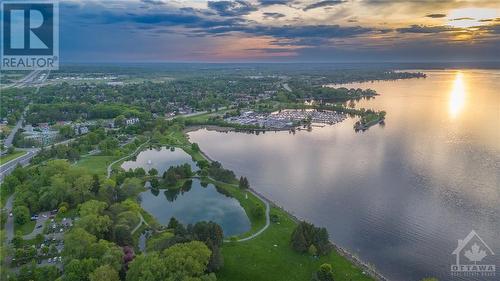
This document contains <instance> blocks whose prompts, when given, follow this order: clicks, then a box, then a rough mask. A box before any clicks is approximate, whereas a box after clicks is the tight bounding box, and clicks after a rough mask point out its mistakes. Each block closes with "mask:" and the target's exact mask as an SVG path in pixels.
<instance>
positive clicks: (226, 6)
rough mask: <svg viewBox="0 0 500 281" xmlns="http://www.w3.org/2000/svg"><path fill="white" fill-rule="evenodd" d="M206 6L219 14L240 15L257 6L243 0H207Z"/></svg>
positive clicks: (253, 9) (249, 11)
mask: <svg viewBox="0 0 500 281" xmlns="http://www.w3.org/2000/svg"><path fill="white" fill-rule="evenodd" d="M208 7H209V8H210V9H212V10H214V11H216V12H217V13H218V14H219V15H221V16H231V17H232V16H241V15H247V14H249V13H251V12H253V11H256V10H257V8H256V7H255V6H253V5H252V4H251V3H249V2H247V1H244V0H235V1H209V2H208Z"/></svg>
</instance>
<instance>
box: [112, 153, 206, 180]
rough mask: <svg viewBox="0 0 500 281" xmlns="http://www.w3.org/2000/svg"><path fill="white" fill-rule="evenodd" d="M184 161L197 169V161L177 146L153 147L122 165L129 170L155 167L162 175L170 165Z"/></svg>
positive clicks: (147, 169)
mask: <svg viewBox="0 0 500 281" xmlns="http://www.w3.org/2000/svg"><path fill="white" fill-rule="evenodd" d="M184 163H188V164H190V165H191V169H192V170H193V171H197V170H198V167H197V166H196V163H195V162H193V161H192V159H191V156H190V155H189V154H187V153H186V152H185V151H184V150H182V149H179V148H177V149H175V148H172V149H170V148H166V147H161V148H151V149H146V150H144V151H142V152H140V153H139V154H138V155H137V156H136V157H134V158H131V160H129V161H125V162H123V164H122V165H121V167H122V168H123V169H125V170H126V171H128V170H129V169H136V168H143V169H144V170H145V171H146V172H148V171H149V170H151V169H152V168H155V169H156V170H158V174H159V175H162V174H163V172H165V171H166V170H167V169H168V168H169V167H170V166H178V165H182V164H184Z"/></svg>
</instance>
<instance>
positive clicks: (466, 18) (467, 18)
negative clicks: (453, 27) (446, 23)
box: [450, 17, 474, 21]
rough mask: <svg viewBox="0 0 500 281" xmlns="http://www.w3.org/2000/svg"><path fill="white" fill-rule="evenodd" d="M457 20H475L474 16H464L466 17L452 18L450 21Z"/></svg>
mask: <svg viewBox="0 0 500 281" xmlns="http://www.w3.org/2000/svg"><path fill="white" fill-rule="evenodd" d="M457 20H474V18H469V17H464V18H456V19H451V20H450V21H457Z"/></svg>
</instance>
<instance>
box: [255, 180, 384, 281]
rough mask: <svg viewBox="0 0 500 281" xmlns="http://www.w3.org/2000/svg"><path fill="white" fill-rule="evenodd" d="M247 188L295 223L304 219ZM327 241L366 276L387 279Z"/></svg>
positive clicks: (373, 267) (371, 266)
mask: <svg viewBox="0 0 500 281" xmlns="http://www.w3.org/2000/svg"><path fill="white" fill-rule="evenodd" d="M249 190H251V191H252V192H254V193H255V194H257V195H258V196H259V197H260V198H262V199H264V200H266V201H267V202H268V203H269V204H270V205H271V207H274V208H277V209H280V210H281V211H283V212H284V213H286V214H287V215H288V216H289V217H290V218H291V219H292V220H293V221H295V222H296V223H299V222H301V221H306V220H305V219H301V218H299V217H297V216H296V215H294V214H292V213H291V212H289V211H288V210H286V209H285V208H284V207H283V206H280V205H278V204H277V203H276V202H274V201H272V200H270V199H269V198H267V197H266V196H264V195H263V194H262V193H260V192H258V191H256V190H255V189H253V188H251V187H250V188H249ZM329 241H330V243H332V245H333V248H334V250H335V251H337V253H338V254H339V255H341V256H342V257H344V258H346V259H347V260H349V261H350V262H351V263H353V264H354V265H355V266H356V267H358V268H360V269H361V270H362V271H363V273H365V274H367V275H368V276H370V277H372V278H374V279H375V280H378V281H389V279H387V278H386V277H385V276H384V275H382V274H381V273H380V272H378V271H377V269H376V268H375V266H374V265H370V264H368V263H366V262H364V261H363V260H361V259H360V258H359V257H357V256H356V255H354V254H352V253H351V252H349V251H348V250H346V249H344V248H342V247H341V246H339V245H338V244H336V243H335V242H334V241H333V240H332V239H331V238H330V239H329Z"/></svg>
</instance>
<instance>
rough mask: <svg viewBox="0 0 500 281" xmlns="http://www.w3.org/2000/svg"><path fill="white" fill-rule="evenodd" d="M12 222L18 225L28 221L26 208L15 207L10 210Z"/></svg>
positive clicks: (28, 212) (28, 215)
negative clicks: (12, 216)
mask: <svg viewBox="0 0 500 281" xmlns="http://www.w3.org/2000/svg"><path fill="white" fill-rule="evenodd" d="M12 213H13V215H14V221H15V222H16V223H17V224H19V225H22V224H25V223H27V222H28V221H29V220H30V210H29V209H28V208H27V207H26V206H22V205H21V206H17V207H15V208H14V209H13V210H12Z"/></svg>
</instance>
